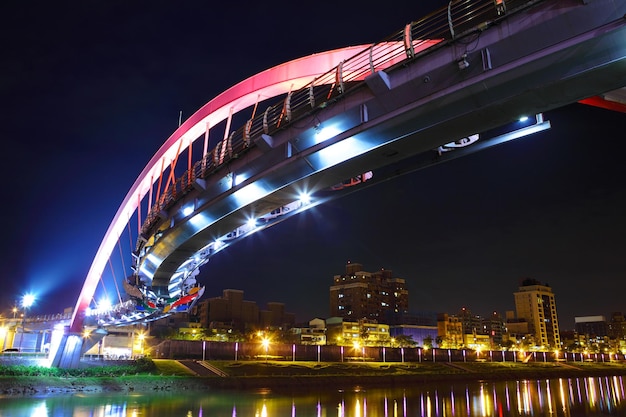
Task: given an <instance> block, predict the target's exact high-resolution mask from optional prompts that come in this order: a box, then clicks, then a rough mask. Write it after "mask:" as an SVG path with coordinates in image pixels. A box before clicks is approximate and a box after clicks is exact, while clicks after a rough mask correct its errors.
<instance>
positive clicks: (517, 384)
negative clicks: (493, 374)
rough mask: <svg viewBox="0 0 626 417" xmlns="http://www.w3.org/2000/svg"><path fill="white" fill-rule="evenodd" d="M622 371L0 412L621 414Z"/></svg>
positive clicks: (103, 400)
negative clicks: (619, 373) (602, 374)
mask: <svg viewBox="0 0 626 417" xmlns="http://www.w3.org/2000/svg"><path fill="white" fill-rule="evenodd" d="M625 398H626V397H625V391H624V381H623V377H621V376H613V377H602V378H572V379H552V380H528V381H509V382H472V383H447V384H446V383H444V384H426V385H421V384H420V385H418V386H411V387H405V388H388V389H386V388H376V389H367V390H365V389H359V388H353V389H349V390H316V389H307V390H302V391H296V392H289V393H287V392H278V391H272V390H256V391H206V392H195V393H183V394H180V393H168V392H158V393H153V394H75V395H62V396H58V395H57V396H50V397H29V398H11V397H4V398H0V417H26V416H28V417H33V416H34V417H57V416H59V417H60V416H63V417H65V416H75V417H122V416H132V417H139V416H157V417H158V416H181V417H204V416H211V417H217V416H225V417H244V416H245V417H284V416H292V417H297V416H300V417H302V416H317V417H331V416H332V417H334V416H337V417H368V416H369V417H409V416H411V417H414V416H419V417H439V416H441V417H443V416H445V417H470V416H471V417H475V416H481V417H488V416H502V417H506V416H564V417H578V416H596V415H600V414H601V415H603V416H617V415H620V416H621V415H626V405H625Z"/></svg>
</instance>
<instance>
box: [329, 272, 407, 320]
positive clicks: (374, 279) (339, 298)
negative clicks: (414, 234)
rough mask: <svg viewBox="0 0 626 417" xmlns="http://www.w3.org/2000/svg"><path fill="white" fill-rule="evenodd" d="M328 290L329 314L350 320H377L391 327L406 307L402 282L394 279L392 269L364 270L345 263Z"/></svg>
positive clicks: (404, 289) (399, 279)
mask: <svg viewBox="0 0 626 417" xmlns="http://www.w3.org/2000/svg"><path fill="white" fill-rule="evenodd" d="M333 281H334V285H332V286H331V287H330V315H331V316H333V317H343V318H349V319H351V320H360V319H368V320H376V321H377V322H379V323H380V322H386V323H388V324H394V322H395V321H397V320H399V317H401V316H402V315H403V314H406V313H407V311H408V307H409V292H408V290H407V289H406V288H405V280H404V279H402V278H393V276H392V271H391V270H385V269H381V270H380V271H377V272H365V271H363V265H361V264H359V263H350V262H349V263H348V264H347V265H346V272H345V274H344V275H335V277H334V280H333Z"/></svg>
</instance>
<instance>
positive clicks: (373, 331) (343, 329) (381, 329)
mask: <svg viewBox="0 0 626 417" xmlns="http://www.w3.org/2000/svg"><path fill="white" fill-rule="evenodd" d="M326 340H327V342H328V344H333V345H340V346H355V345H360V346H384V345H389V344H390V343H391V336H390V334H389V325H388V324H381V323H378V322H376V320H368V319H360V320H345V319H344V318H343V317H329V318H328V319H326Z"/></svg>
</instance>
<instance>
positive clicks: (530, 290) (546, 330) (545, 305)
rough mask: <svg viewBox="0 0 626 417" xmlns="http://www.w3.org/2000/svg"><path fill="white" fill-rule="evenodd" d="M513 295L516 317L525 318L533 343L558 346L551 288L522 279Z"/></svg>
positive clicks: (537, 282)
mask: <svg viewBox="0 0 626 417" xmlns="http://www.w3.org/2000/svg"><path fill="white" fill-rule="evenodd" d="M514 295H515V310H516V313H517V318H518V319H524V320H526V322H527V323H528V332H529V333H530V334H531V335H532V336H533V337H534V339H535V344H536V345H538V346H552V347H558V346H560V345H561V338H560V335H559V320H558V318H557V314H556V302H555V300H554V293H553V292H552V288H550V286H549V285H548V284H545V285H544V284H541V283H540V282H539V281H537V280H534V279H524V280H523V281H521V283H520V287H519V289H518V291H516V292H515V293H514Z"/></svg>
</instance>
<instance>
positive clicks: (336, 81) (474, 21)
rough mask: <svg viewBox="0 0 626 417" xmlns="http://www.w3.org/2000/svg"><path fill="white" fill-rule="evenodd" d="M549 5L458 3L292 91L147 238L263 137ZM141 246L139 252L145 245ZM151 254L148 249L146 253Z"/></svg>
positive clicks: (183, 185)
mask: <svg viewBox="0 0 626 417" xmlns="http://www.w3.org/2000/svg"><path fill="white" fill-rule="evenodd" d="M542 1H545V0H530V1H529V0H508V1H506V0H458V1H451V2H450V3H449V5H448V6H447V7H444V8H442V9H440V10H437V11H435V12H433V13H431V14H429V15H427V16H425V17H423V18H421V19H420V20H417V21H414V22H411V23H410V24H408V25H406V26H405V27H404V28H403V29H402V30H399V31H397V32H396V33H394V34H392V35H391V36H389V37H388V38H387V39H384V40H383V41H381V42H378V43H375V44H372V45H371V46H370V47H368V48H365V49H364V50H363V51H362V52H360V53H358V54H356V55H354V56H353V57H351V58H349V59H347V60H345V61H343V62H341V63H340V64H339V65H337V66H336V67H334V68H331V69H329V70H328V71H327V72H326V73H324V74H322V75H320V76H318V77H316V78H314V79H313V80H312V81H311V82H310V83H309V84H307V85H305V86H304V87H302V88H300V89H298V90H296V91H290V92H288V93H287V94H286V96H285V97H281V98H280V100H279V101H278V102H275V103H274V104H272V105H269V106H268V107H267V108H266V109H265V110H264V111H263V112H258V113H257V111H256V107H255V109H254V111H253V114H252V117H251V118H250V119H249V120H248V121H247V122H246V123H245V124H244V125H243V126H241V127H239V128H238V129H236V130H234V131H232V132H231V133H230V134H229V135H228V136H227V137H226V138H225V139H224V140H222V141H220V142H218V143H217V144H216V145H215V147H214V148H213V149H211V150H210V151H209V152H208V153H207V154H206V155H205V156H204V157H203V158H202V159H201V160H200V161H197V162H196V163H195V164H194V165H193V168H192V169H191V170H190V171H187V172H185V173H184V174H183V175H182V176H181V177H179V178H178V179H177V180H176V182H175V183H174V184H171V185H169V186H167V188H166V189H165V191H164V192H163V193H162V194H161V195H160V197H159V198H158V199H157V201H156V202H155V204H153V206H152V207H151V208H150V209H149V211H148V214H147V215H146V218H145V221H144V222H143V224H142V228H141V235H142V236H143V237H149V236H151V235H152V234H153V233H154V232H155V230H153V229H154V227H155V226H156V225H157V224H158V223H159V218H160V215H161V213H163V212H166V211H167V210H168V209H169V208H171V207H172V206H173V205H175V204H176V202H178V201H179V200H180V199H181V198H182V197H183V196H184V195H186V194H187V193H189V192H190V191H191V190H192V188H193V183H194V181H196V180H197V179H205V178H207V177H209V176H210V175H211V174H212V173H214V172H215V171H216V170H217V169H218V168H219V167H220V166H222V165H223V164H225V163H226V162H228V161H230V160H232V159H235V158H237V157H238V156H239V155H241V154H242V153H244V152H246V151H247V150H248V149H249V148H251V147H253V146H254V144H255V141H257V140H259V139H260V138H261V137H262V135H272V134H274V133H275V132H277V131H278V130H281V129H284V128H286V127H287V126H288V125H289V124H290V123H293V122H294V121H296V120H299V119H300V118H302V117H305V116H306V115H309V114H311V113H312V112H315V111H317V110H319V109H321V108H324V107H326V106H327V105H329V104H331V103H332V102H334V101H336V100H338V99H340V98H341V97H342V96H343V95H345V94H346V93H348V92H349V91H351V90H352V89H355V88H358V87H359V86H361V85H362V83H363V82H364V79H365V78H366V77H367V76H368V75H371V74H374V73H376V72H377V71H380V70H387V71H390V70H393V68H394V67H395V66H397V65H403V64H406V62H407V61H408V60H415V59H418V58H419V57H421V56H423V55H425V54H427V53H429V52H430V51H432V50H433V49H434V48H438V47H441V46H443V45H446V44H448V43H450V42H454V41H455V40H456V39H458V38H460V37H465V36H467V35H468V34H471V33H476V34H477V35H478V34H479V33H480V32H481V31H482V30H484V29H485V28H487V27H489V26H491V25H493V24H496V23H497V22H498V21H500V20H502V19H505V18H506V17H507V16H510V15H511V14H514V13H516V12H519V11H520V10H523V9H526V8H528V7H530V6H532V5H534V4H537V3H540V2H542ZM144 243H145V240H140V242H139V243H138V248H137V250H138V251H139V250H140V249H141V247H142V246H143V245H144ZM144 249H145V248H144Z"/></svg>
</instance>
